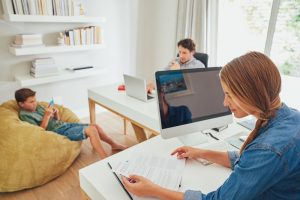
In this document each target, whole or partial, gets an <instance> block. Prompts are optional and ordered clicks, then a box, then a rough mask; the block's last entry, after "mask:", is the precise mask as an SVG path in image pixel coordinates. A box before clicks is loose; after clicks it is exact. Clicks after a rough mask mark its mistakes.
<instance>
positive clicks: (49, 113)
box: [44, 106, 54, 118]
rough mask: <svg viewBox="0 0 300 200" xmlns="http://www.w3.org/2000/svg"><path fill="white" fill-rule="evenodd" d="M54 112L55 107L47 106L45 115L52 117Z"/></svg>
mask: <svg viewBox="0 0 300 200" xmlns="http://www.w3.org/2000/svg"><path fill="white" fill-rule="evenodd" d="M53 114H54V112H53V107H51V106H48V107H47V108H45V114H44V116H45V117H49V118H50V117H52V116H53Z"/></svg>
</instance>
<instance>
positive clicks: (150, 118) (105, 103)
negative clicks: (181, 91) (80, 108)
mask: <svg viewBox="0 0 300 200" xmlns="http://www.w3.org/2000/svg"><path fill="white" fill-rule="evenodd" d="M88 98H89V109H90V121H91V123H95V122H96V114H95V105H96V104H97V105H100V106H102V107H104V108H106V109H108V110H110V111H111V112H114V113H116V114H117V115H119V116H121V117H122V118H124V132H125V134H126V121H129V122H131V123H132V126H133V129H134V131H135V134H136V136H137V139H138V141H139V142H142V141H144V140H146V139H147V137H146V134H145V131H144V130H145V129H146V130H148V131H150V132H151V133H153V134H155V135H158V134H159V132H160V128H159V121H158V109H157V103H156V99H155V100H154V101H150V102H143V101H140V100H137V99H135V98H132V97H129V96H127V95H126V93H125V91H118V85H117V84H113V85H108V86H101V87H96V88H90V89H88Z"/></svg>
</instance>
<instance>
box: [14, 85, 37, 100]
mask: <svg viewBox="0 0 300 200" xmlns="http://www.w3.org/2000/svg"><path fill="white" fill-rule="evenodd" d="M35 93H36V92H35V91H32V90H31V89H29V88H22V89H19V90H17V91H16V92H15V99H16V101H17V103H19V102H25V101H26V100H27V98H28V97H32V96H35Z"/></svg>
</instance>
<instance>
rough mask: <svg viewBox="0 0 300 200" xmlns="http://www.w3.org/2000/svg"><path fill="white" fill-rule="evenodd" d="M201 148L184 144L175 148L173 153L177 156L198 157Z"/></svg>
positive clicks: (180, 157)
mask: <svg viewBox="0 0 300 200" xmlns="http://www.w3.org/2000/svg"><path fill="white" fill-rule="evenodd" d="M200 153H201V150H200V149H197V148H193V147H188V146H183V147H179V148H177V149H175V150H174V151H173V152H172V153H171V155H175V154H177V158H179V159H183V158H190V159H197V158H199V157H200Z"/></svg>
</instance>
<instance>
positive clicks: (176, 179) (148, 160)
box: [113, 155, 185, 190]
mask: <svg viewBox="0 0 300 200" xmlns="http://www.w3.org/2000/svg"><path fill="white" fill-rule="evenodd" d="M184 166H185V159H177V158H176V157H174V156H158V155H138V156H135V157H134V158H132V159H130V160H128V161H122V162H119V163H117V164H116V165H115V166H114V167H113V171H114V172H115V173H117V174H121V175H123V176H126V177H129V175H132V174H135V175H139V176H143V177H145V178H147V179H149V180H151V181H152V182H154V183H155V184H157V185H160V186H162V187H164V188H168V189H171V190H178V188H179V187H180V184H181V178H182V174H183V170H184Z"/></svg>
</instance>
